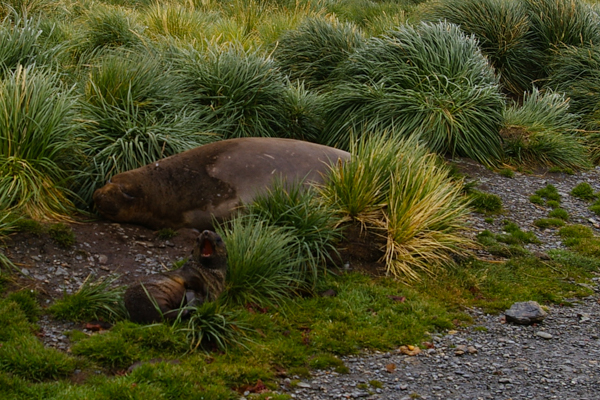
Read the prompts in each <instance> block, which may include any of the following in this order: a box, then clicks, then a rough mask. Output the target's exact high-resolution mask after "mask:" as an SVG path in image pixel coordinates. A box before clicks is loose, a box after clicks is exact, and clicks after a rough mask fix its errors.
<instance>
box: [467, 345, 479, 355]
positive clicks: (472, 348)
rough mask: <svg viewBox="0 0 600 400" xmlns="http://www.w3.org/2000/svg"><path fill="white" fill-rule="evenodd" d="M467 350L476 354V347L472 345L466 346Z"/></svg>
mask: <svg viewBox="0 0 600 400" xmlns="http://www.w3.org/2000/svg"><path fill="white" fill-rule="evenodd" d="M467 351H468V352H469V354H477V349H476V348H475V347H473V346H468V347H467Z"/></svg>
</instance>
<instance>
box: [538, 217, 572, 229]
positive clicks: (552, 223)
mask: <svg viewBox="0 0 600 400" xmlns="http://www.w3.org/2000/svg"><path fill="white" fill-rule="evenodd" d="M533 224H534V225H535V226H537V227H538V228H540V229H548V228H558V227H561V226H564V225H565V221H563V220H562V219H558V218H540V219H536V220H535V221H534V222H533Z"/></svg>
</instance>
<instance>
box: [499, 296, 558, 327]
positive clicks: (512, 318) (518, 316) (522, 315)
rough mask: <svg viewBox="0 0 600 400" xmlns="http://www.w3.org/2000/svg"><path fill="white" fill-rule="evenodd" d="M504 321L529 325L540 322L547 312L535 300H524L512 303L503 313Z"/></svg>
mask: <svg viewBox="0 0 600 400" xmlns="http://www.w3.org/2000/svg"><path fill="white" fill-rule="evenodd" d="M504 315H505V316H506V322H512V323H515V324H519V325H531V324H533V323H537V322H542V321H543V320H544V319H545V318H546V317H547V316H548V313H547V312H546V311H544V310H543V309H542V307H540V305H539V304H538V303H537V301H524V302H519V303H515V304H513V305H512V306H511V307H510V309H508V310H506V312H505V313H504Z"/></svg>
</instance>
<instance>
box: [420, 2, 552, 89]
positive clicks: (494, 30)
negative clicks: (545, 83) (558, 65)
mask: <svg viewBox="0 0 600 400" xmlns="http://www.w3.org/2000/svg"><path fill="white" fill-rule="evenodd" d="M427 8H428V9H427ZM427 8H426V11H425V18H426V19H428V20H432V21H435V20H442V21H443V20H445V21H448V22H451V23H453V24H456V25H458V26H460V28H461V29H462V30H463V31H464V32H465V33H467V34H472V35H475V37H476V38H477V39H478V41H479V46H480V47H481V51H482V52H483V54H485V55H486V56H487V57H488V59H489V60H490V62H491V64H492V65H493V66H494V68H495V69H496V71H497V73H498V75H500V82H501V84H502V86H503V87H504V88H505V89H506V90H507V91H509V92H511V93H513V94H515V95H517V96H522V94H523V92H525V91H527V90H530V89H531V85H532V82H533V81H534V80H536V79H537V78H539V70H540V68H541V59H542V54H541V53H540V52H539V50H536V49H535V47H534V46H533V37H532V35H531V25H530V21H529V17H528V15H527V8H526V7H525V2H524V1H521V0H483V1H481V0H460V1H454V0H442V1H438V2H433V3H430V5H429V6H428V7H427Z"/></svg>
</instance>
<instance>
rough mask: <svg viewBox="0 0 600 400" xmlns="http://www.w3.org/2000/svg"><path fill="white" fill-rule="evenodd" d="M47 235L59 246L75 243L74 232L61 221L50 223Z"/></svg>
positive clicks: (68, 245)
mask: <svg viewBox="0 0 600 400" xmlns="http://www.w3.org/2000/svg"><path fill="white" fill-rule="evenodd" d="M48 235H49V236H50V237H51V238H52V240H54V241H55V242H56V243H57V244H58V245H59V246H61V247H65V248H68V247H71V246H73V245H74V244H75V234H74V233H73V230H72V229H71V227H70V226H68V225H65V224H63V223H58V224H54V225H50V227H48Z"/></svg>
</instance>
